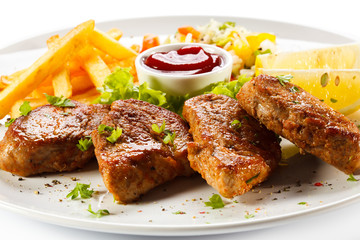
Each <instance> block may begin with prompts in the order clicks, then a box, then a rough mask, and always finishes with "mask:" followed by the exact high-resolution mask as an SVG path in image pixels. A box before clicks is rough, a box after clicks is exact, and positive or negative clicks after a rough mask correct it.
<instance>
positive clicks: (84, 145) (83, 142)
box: [76, 137, 93, 152]
mask: <svg viewBox="0 0 360 240" xmlns="http://www.w3.org/2000/svg"><path fill="white" fill-rule="evenodd" d="M92 145H93V142H92V139H91V137H85V138H83V139H80V140H79V143H78V144H76V146H77V148H78V149H80V150H81V151H82V152H85V151H86V150H88V149H89V148H90V147H91V146H92Z"/></svg>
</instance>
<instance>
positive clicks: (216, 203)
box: [205, 194, 225, 209]
mask: <svg viewBox="0 0 360 240" xmlns="http://www.w3.org/2000/svg"><path fill="white" fill-rule="evenodd" d="M209 200H210V201H209V202H205V206H207V207H212V208H213V209H216V208H223V207H224V206H225V204H224V202H223V200H222V198H221V197H220V196H219V194H213V195H212V196H211V197H210V198H209Z"/></svg>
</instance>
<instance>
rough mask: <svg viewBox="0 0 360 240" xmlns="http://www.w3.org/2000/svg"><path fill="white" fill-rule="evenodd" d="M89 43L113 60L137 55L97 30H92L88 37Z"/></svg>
mask: <svg viewBox="0 0 360 240" xmlns="http://www.w3.org/2000/svg"><path fill="white" fill-rule="evenodd" d="M90 41H91V43H92V44H93V45H94V47H96V48H98V49H100V50H101V51H103V52H105V53H107V54H109V55H111V56H113V57H114V58H117V59H118V60H122V59H126V58H129V57H134V56H136V55H137V53H136V52H135V51H134V50H132V49H131V48H127V47H125V46H123V45H122V44H120V43H119V42H118V41H116V40H115V39H113V38H112V37H111V36H109V35H108V34H107V33H104V32H102V31H100V30H98V29H94V31H93V32H92V34H91V35H90Z"/></svg>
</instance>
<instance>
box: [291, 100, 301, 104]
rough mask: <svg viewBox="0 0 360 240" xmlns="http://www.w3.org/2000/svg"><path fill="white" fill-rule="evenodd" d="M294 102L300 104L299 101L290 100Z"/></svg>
mask: <svg viewBox="0 0 360 240" xmlns="http://www.w3.org/2000/svg"><path fill="white" fill-rule="evenodd" d="M292 102H293V103H294V104H300V102H299V101H292Z"/></svg>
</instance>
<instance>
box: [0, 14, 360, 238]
mask: <svg viewBox="0 0 360 240" xmlns="http://www.w3.org/2000/svg"><path fill="white" fill-rule="evenodd" d="M168 18H178V19H185V18H199V19H207V20H208V21H209V20H210V19H216V20H217V19H219V18H227V19H234V20H235V21H238V22H242V21H243V20H247V21H257V22H263V23H271V24H274V25H284V26H285V25H286V26H288V27H290V26H292V27H295V28H303V29H311V30H312V31H316V32H321V33H322V34H330V35H334V36H338V37H340V38H343V39H344V41H345V40H348V41H349V42H352V41H356V40H357V39H355V38H354V37H352V36H349V35H345V34H340V33H336V32H333V31H328V30H325V29H319V28H314V27H311V26H306V25H300V24H294V23H287V22H282V21H275V20H268V19H261V18H248V17H237V16H213V15H185V16H184V15H179V16H152V17H140V18H139V17H133V18H124V19H117V20H110V21H102V22H98V23H96V25H97V26H99V27H101V26H106V25H111V24H116V23H118V22H123V21H130V22H131V21H147V20H150V19H152V21H155V20H156V19H157V21H159V20H160V19H161V20H164V19H168ZM243 26H244V27H245V28H247V26H246V25H243ZM70 29H71V28H62V29H60V30H55V31H51V32H46V33H42V34H36V35H34V36H30V37H27V38H25V39H22V40H20V41H17V42H15V43H13V44H10V45H8V46H6V47H4V48H2V49H0V54H6V53H15V52H17V51H23V50H24V49H21V50H12V49H14V48H18V47H19V46H21V45H23V44H26V43H27V42H29V41H30V43H31V42H32V41H38V39H39V38H47V37H49V36H51V35H53V34H58V33H60V32H67V31H68V30H70ZM275 34H276V33H275ZM40 44H41V43H40ZM42 44H45V42H42ZM44 47H45V45H44ZM39 48H41V47H36V48H30V49H39ZM359 199H360V193H358V194H355V195H352V196H350V197H347V198H345V199H342V200H338V201H335V202H333V203H329V204H325V205H323V206H318V207H315V208H311V209H306V210H301V211H297V212H294V213H289V214H283V215H279V216H274V217H267V218H264V219H258V220H256V221H255V224H254V221H253V220H250V221H248V222H245V223H244V222H241V223H239V222H232V223H213V224H199V225H181V226H169V225H145V224H139V225H133V224H124V223H122V224H114V223H106V222H98V223H96V222H94V221H93V220H91V219H89V220H86V219H76V218H72V217H66V216H59V215H56V214H53V213H46V212H41V211H39V210H35V209H29V208H26V207H22V206H19V205H16V204H11V203H9V202H4V201H2V200H0V206H1V207H2V208H4V209H7V210H10V211H13V212H16V213H20V214H22V215H25V216H28V217H31V218H33V219H37V220H41V221H43V222H47V223H52V224H55V225H60V226H65V227H71V228H78V229H85V230H90V231H97V232H107V233H119V234H130V235H142V236H196V235H210V234H223V233H234V232H242V231H249V230H255V229H260V228H267V227H272V226H275V225H280V224H282V223H283V222H289V221H295V220H298V219H299V218H301V217H304V216H308V215H313V214H319V213H321V212H326V211H328V210H330V209H336V208H340V207H344V206H347V205H349V204H351V203H354V202H356V201H359ZM74 223H77V224H79V225H77V226H74V225H72V224H74ZM86 224H90V225H94V224H98V226H101V227H100V228H98V227H97V228H96V229H94V228H93V226H86ZM139 229H141V231H140V232H139V231H138V230H139ZM184 231H186V232H184Z"/></svg>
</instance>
